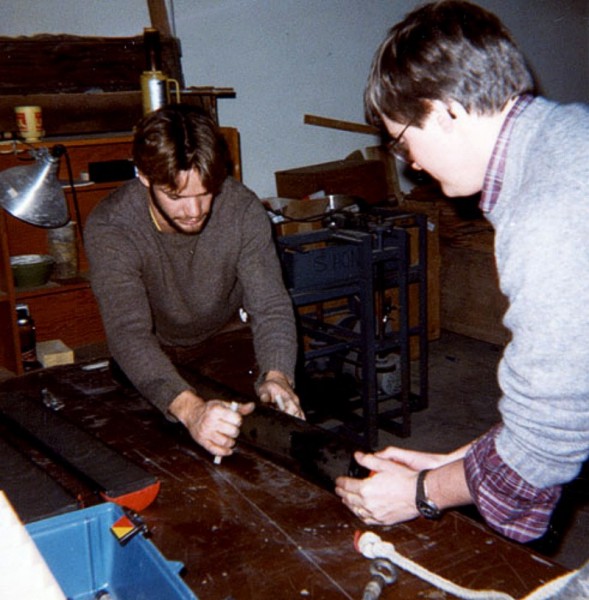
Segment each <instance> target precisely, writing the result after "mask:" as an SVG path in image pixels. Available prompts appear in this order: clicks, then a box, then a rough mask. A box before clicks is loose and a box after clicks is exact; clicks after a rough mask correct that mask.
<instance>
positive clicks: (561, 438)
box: [487, 98, 589, 487]
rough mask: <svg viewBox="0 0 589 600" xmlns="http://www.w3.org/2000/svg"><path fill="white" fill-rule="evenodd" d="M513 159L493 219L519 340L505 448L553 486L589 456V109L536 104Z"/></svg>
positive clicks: (513, 461) (513, 345)
mask: <svg viewBox="0 0 589 600" xmlns="http://www.w3.org/2000/svg"><path fill="white" fill-rule="evenodd" d="M508 152H509V153H508V157H507V168H506V173H505V178H504V182H503V188H502V191H501V195H500V197H499V200H498V202H497V204H496V206H495V208H494V209H493V210H492V211H491V212H490V213H489V214H488V215H487V217H488V218H489V220H490V221H491V223H492V224H493V226H494V228H495V231H496V238H495V239H496V241H495V256H496V260H497V268H498V271H499V278H500V282H501V289H502V291H503V293H504V294H505V295H506V296H507V298H508V299H509V308H508V310H507V312H506V314H505V319H504V323H505V325H506V326H507V327H508V328H509V329H510V330H511V332H512V341H511V342H510V343H509V344H508V346H507V348H506V349H505V352H504V356H503V358H502V361H501V363H500V365H499V383H500V386H501V389H502V392H503V396H502V398H501V401H500V405H499V408H500V411H501V414H502V417H503V422H504V424H505V427H504V429H503V430H502V432H501V433H500V434H499V436H498V439H497V450H498V452H499V454H500V456H501V458H502V459H503V460H504V461H505V462H506V463H507V464H508V465H509V466H510V467H512V468H513V469H514V470H515V471H517V472H518V473H519V474H520V476H521V477H523V478H524V479H525V480H526V481H528V482H529V483H531V484H532V485H535V486H537V487H546V486H550V485H555V484H561V483H564V482H567V481H570V480H571V479H573V478H574V477H575V476H576V475H577V473H578V472H579V469H580V467H581V464H582V463H583V461H585V460H586V459H587V456H588V454H589V107H587V106H583V105H570V106H562V105H557V104H555V103H552V102H549V101H547V100H545V99H542V98H537V99H535V100H534V102H533V103H532V104H531V105H530V106H529V107H528V108H527V109H526V110H525V111H524V113H523V114H522V115H521V116H520V117H519V118H518V120H517V122H516V124H515V128H514V131H513V133H512V136H511V140H510V143H509V150H508Z"/></svg>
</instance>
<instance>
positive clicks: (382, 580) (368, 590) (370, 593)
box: [362, 558, 397, 600]
mask: <svg viewBox="0 0 589 600" xmlns="http://www.w3.org/2000/svg"><path fill="white" fill-rule="evenodd" d="M370 575H371V576H372V577H371V579H370V581H369V582H368V583H367V584H366V587H365V588H364V593H363V594H362V600H378V599H379V598H380V595H381V593H382V590H383V589H384V588H385V586H387V585H392V584H393V583H395V581H397V569H396V568H395V565H394V564H393V563H392V562H391V561H390V560H388V559H386V558H375V559H374V560H373V561H372V562H371V563H370Z"/></svg>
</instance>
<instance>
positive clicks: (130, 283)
mask: <svg viewBox="0 0 589 600" xmlns="http://www.w3.org/2000/svg"><path fill="white" fill-rule="evenodd" d="M84 242H85V247H86V251H87V254H88V258H89V261H90V274H91V282H92V289H93V291H94V293H95V295H96V297H97V299H98V303H99V306H100V311H101V315H102V320H103V323H104V327H105V329H106V335H107V339H108V345H109V349H110V351H111V353H112V356H113V357H114V358H115V360H116V361H117V362H118V363H119V365H120V366H121V368H122V369H123V371H124V372H125V374H126V375H127V377H129V379H130V380H131V382H132V383H133V384H134V385H135V386H136V388H137V389H138V390H139V392H140V393H141V394H142V395H143V396H144V397H145V398H147V399H148V400H149V401H151V402H152V403H153V404H155V405H156V406H157V407H158V408H160V409H161V410H162V411H166V409H167V407H168V405H169V404H170V402H171V401H172V400H173V399H174V398H175V397H176V396H177V395H178V394H179V393H180V392H181V391H183V390H186V389H191V387H190V386H189V385H188V384H187V383H186V381H184V379H183V378H182V377H180V375H179V374H178V372H177V370H176V368H175V367H174V366H173V365H172V363H171V362H170V360H169V359H168V357H167V356H166V354H165V353H164V352H163V351H162V349H161V346H160V344H161V345H169V346H182V347H190V346H193V345H196V344H199V343H201V342H203V341H204V340H206V339H208V338H209V337H211V336H212V335H214V334H215V333H216V332H218V331H219V330H220V329H221V328H222V327H223V326H224V325H225V324H226V323H227V322H228V321H229V320H230V319H232V318H233V317H235V315H236V314H237V311H238V310H239V308H240V307H243V308H244V309H245V310H246V311H247V312H248V314H249V316H250V319H251V327H252V333H253V338H254V347H255V352H256V359H257V362H258V366H259V368H260V372H261V373H263V372H266V371H269V370H274V369H276V370H280V371H282V372H284V373H285V374H286V375H287V376H289V377H294V367H295V360H296V329H295V324H294V316H293V309H292V305H291V300H290V297H289V295H288V293H287V291H286V289H285V287H284V285H283V281H282V274H281V269H280V264H279V261H278V258H277V255H276V249H275V246H274V242H273V240H272V235H271V225H270V221H269V219H268V217H267V214H266V212H265V210H264V208H263V206H262V204H261V202H260V200H259V199H258V198H257V196H256V195H255V194H254V193H253V192H251V191H250V190H248V189H247V188H246V187H245V186H243V185H242V184H240V183H238V182H237V181H235V180H234V179H231V178H229V179H227V180H226V181H225V183H224V184H223V188H222V190H221V193H220V194H219V195H218V196H217V197H216V198H215V199H214V201H213V205H212V211H211V215H210V217H209V221H208V222H207V224H206V225H205V227H204V229H203V230H202V231H201V232H200V233H198V234H196V235H184V234H181V233H162V232H159V231H157V230H156V228H155V226H154V224H153V222H152V220H151V217H150V215H149V210H148V196H147V190H146V189H145V188H144V187H143V185H142V184H141V183H140V182H139V180H133V181H130V182H128V183H126V184H125V185H123V186H121V187H120V188H119V189H117V190H116V191H115V192H113V193H112V194H111V195H110V196H108V197H107V198H105V199H104V200H103V201H102V202H101V203H100V204H99V205H98V206H97V207H96V208H95V209H94V211H93V212H92V214H91V215H90V217H89V218H88V222H87V224H86V228H85V231H84ZM197 391H198V390H197Z"/></svg>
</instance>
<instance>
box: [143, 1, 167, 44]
mask: <svg viewBox="0 0 589 600" xmlns="http://www.w3.org/2000/svg"><path fill="white" fill-rule="evenodd" d="M147 7H148V9H149V18H150V19H151V24H152V26H153V27H155V28H156V29H157V30H158V31H159V32H160V33H161V34H162V36H171V35H172V28H171V27H170V19H169V18H168V9H167V7H166V2H165V0H147Z"/></svg>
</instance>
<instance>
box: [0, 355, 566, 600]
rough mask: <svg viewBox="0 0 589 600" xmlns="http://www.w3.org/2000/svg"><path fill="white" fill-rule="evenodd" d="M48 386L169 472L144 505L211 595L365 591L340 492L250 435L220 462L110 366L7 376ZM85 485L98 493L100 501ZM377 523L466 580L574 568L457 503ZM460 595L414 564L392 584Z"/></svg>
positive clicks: (143, 460) (383, 532)
mask: <svg viewBox="0 0 589 600" xmlns="http://www.w3.org/2000/svg"><path fill="white" fill-rule="evenodd" d="M43 388H48V389H50V390H51V392H52V393H53V394H54V396H55V397H56V398H57V399H58V400H59V401H60V402H63V408H62V409H61V414H63V415H64V416H65V417H67V418H68V419H70V420H71V421H74V422H76V423H78V424H79V425H80V426H82V427H83V428H84V429H86V430H87V431H89V432H91V433H92V434H94V435H95V436H96V437H98V438H100V439H101V440H103V441H104V442H106V443H107V444H109V445H110V446H111V447H113V448H115V449H117V450H118V451H120V452H121V453H122V454H124V455H125V456H127V457H128V458H130V459H132V460H133V461H135V462H137V463H138V464H139V465H141V466H143V467H144V468H145V469H146V470H147V471H149V472H150V473H152V474H153V475H155V476H156V477H158V478H159V479H160V480H161V483H162V486H161V491H160V493H159V496H158V497H157V499H156V500H155V502H154V503H153V504H152V505H151V506H149V507H148V508H147V509H145V510H144V511H142V516H143V518H144V520H145V521H146V523H147V525H148V527H149V530H150V532H151V540H152V541H153V543H154V544H155V545H156V546H157V547H158V549H159V550H160V551H161V552H162V554H163V555H164V556H165V557H166V558H167V559H169V560H177V561H181V562H183V563H184V565H185V566H186V572H185V574H184V579H185V581H186V582H187V584H188V585H189V587H190V588H191V589H192V590H193V591H194V592H195V594H196V595H197V596H198V597H199V599H200V600H225V599H229V598H232V599H235V600H247V599H255V600H264V599H272V600H274V599H288V598H313V599H320V598H326V599H327V598H334V599H335V598H350V599H352V598H353V599H358V598H361V596H362V590H363V588H364V586H365V584H366V583H367V582H368V579H369V564H370V561H369V560H368V559H366V558H364V557H363V556H361V555H360V554H358V553H357V552H356V551H355V550H354V546H353V537H354V532H355V531H356V530H357V529H360V530H362V531H364V530H365V528H364V527H363V525H362V523H361V522H359V521H358V520H356V518H355V517H354V516H353V515H352V514H351V513H350V512H349V511H348V510H347V509H346V508H345V507H344V506H343V505H342V504H341V503H340V501H339V499H338V498H337V497H336V496H335V495H333V494H331V493H330V492H328V491H326V490H324V489H321V488H319V487H317V486H315V485H314V484H312V483H310V482H308V481H306V480H304V479H301V478H300V477H298V476H297V475H295V474H293V473H291V472H290V471H288V470H286V469H285V468H283V467H281V466H278V465H276V464H273V463H272V462H270V461H269V460H267V459H266V458H264V457H261V456H259V455H258V454H257V453H256V452H255V451H253V450H251V449H249V448H246V447H241V446H240V447H239V449H238V451H237V453H236V454H234V455H233V456H232V457H229V458H226V459H224V460H223V463H222V464H221V465H220V466H216V465H214V464H213V461H212V458H211V457H210V455H208V454H207V453H205V452H204V451H203V450H201V449H200V448H199V447H198V446H197V445H196V444H195V443H194V442H193V441H192V440H191V439H190V438H189V436H188V435H187V433H186V432H185V430H184V429H183V428H182V427H181V426H179V425H176V424H174V423H171V422H168V421H167V420H166V419H165V418H164V417H163V416H162V415H161V414H160V413H158V412H157V411H156V410H154V409H153V408H152V407H151V406H150V405H149V404H147V403H146V402H145V401H143V400H142V399H141V398H140V397H139V396H138V395H137V394H136V393H134V392H132V391H129V390H125V389H123V388H122V387H120V386H118V385H117V384H115V383H114V382H113V381H112V379H111V377H110V373H109V371H108V369H102V370H97V371H83V370H82V369H81V367H80V365H72V366H68V367H54V368H53V369H48V370H45V371H40V372H37V373H32V374H29V375H25V376H23V377H20V378H14V379H11V380H8V381H6V382H4V383H2V384H0V392H5V393H6V392H8V393H12V392H13V391H19V392H26V393H27V394H31V397H32V396H35V397H39V396H40V391H41V389H43ZM66 484H67V485H68V486H69V487H72V482H71V481H68V482H66ZM74 491H75V492H76V494H81V496H82V498H83V499H84V502H85V503H86V504H92V503H95V502H96V501H97V500H96V498H94V497H93V496H92V495H91V494H90V493H89V492H88V490H86V491H85V492H81V491H80V490H74ZM375 531H376V533H378V534H379V535H380V536H381V537H382V538H383V539H385V540H387V541H391V542H393V543H394V544H395V546H396V548H397V550H399V551H400V552H402V553H403V554H405V555H407V556H408V557H410V558H411V559H413V560H415V561H418V562H419V563H421V564H422V565H423V566H425V567H427V568H429V569H432V570H434V571H436V572H437V573H439V574H441V575H443V576H445V577H447V578H449V579H452V580H454V581H455V582H457V583H460V584H462V585H466V586H470V587H473V588H495V589H499V590H502V591H505V592H508V593H510V594H512V595H513V596H514V597H516V598H517V597H521V596H524V595H525V594H526V593H528V592H529V591H531V590H533V589H535V588H536V587H537V586H539V585H540V584H541V583H543V582H545V581H547V580H549V579H552V578H554V577H557V576H558V575H560V574H562V573H563V572H564V570H563V569H562V568H561V567H559V566H556V565H554V564H553V563H550V562H549V561H547V560H544V559H543V558H541V557H539V556H538V555H535V554H533V553H531V552H530V551H529V550H528V549H526V548H525V547H522V546H518V545H516V544H512V543H510V542H508V541H506V540H504V539H502V538H500V537H498V536H496V535H494V534H493V533H492V532H490V531H489V530H488V529H487V528H486V527H484V526H482V525H480V524H477V523H475V522H473V521H471V520H470V519H468V518H467V517H465V516H463V515H461V514H459V513H456V512H450V513H448V514H446V515H444V517H443V518H442V519H441V520H440V521H438V522H428V521H425V520H423V519H419V520H416V521H413V522H410V523H407V524H404V525H400V526H396V527H391V528H383V529H380V530H375ZM450 597H451V596H449V595H444V594H443V593H442V592H439V591H435V590H434V589H433V588H431V587H430V586H429V585H427V584H426V583H424V582H423V581H421V580H419V579H416V578H415V577H413V576H411V575H409V574H407V573H404V572H401V573H400V575H399V580H398V581H397V583H395V584H394V585H393V586H392V587H390V588H388V589H387V590H386V591H385V592H384V593H383V595H382V598H383V599H385V600H386V599H393V598H395V599H396V598H399V599H407V598H450Z"/></svg>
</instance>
